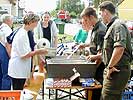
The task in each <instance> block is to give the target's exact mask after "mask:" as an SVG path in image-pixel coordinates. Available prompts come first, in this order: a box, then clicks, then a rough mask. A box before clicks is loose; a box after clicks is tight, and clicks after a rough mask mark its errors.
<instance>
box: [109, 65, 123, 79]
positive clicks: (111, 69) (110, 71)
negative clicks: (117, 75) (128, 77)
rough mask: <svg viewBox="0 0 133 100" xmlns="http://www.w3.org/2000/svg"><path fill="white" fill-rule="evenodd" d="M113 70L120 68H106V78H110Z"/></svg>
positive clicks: (116, 70)
mask: <svg viewBox="0 0 133 100" xmlns="http://www.w3.org/2000/svg"><path fill="white" fill-rule="evenodd" d="M113 72H120V70H118V69H117V68H115V67H109V69H108V70H107V78H108V79H112V78H111V74H112V73H113Z"/></svg>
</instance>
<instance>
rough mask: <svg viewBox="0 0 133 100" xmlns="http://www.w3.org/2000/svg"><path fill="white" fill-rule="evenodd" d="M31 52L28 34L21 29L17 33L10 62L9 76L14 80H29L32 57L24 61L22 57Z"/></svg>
mask: <svg viewBox="0 0 133 100" xmlns="http://www.w3.org/2000/svg"><path fill="white" fill-rule="evenodd" d="M30 51H31V48H30V44H29V38H28V33H27V31H26V30H25V29H24V28H20V29H19V30H18V32H17V33H16V35H15V37H14V39H13V42H12V50H11V58H10V60H9V67H8V75H9V76H11V77H13V78H28V77H30V70H31V57H30V58H25V59H22V58H21V57H22V56H24V55H26V54H28V53H29V52H30Z"/></svg>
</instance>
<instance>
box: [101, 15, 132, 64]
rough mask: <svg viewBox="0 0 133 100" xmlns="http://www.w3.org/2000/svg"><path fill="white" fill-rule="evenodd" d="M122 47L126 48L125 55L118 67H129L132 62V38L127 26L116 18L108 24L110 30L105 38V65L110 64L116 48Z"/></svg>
mask: <svg viewBox="0 0 133 100" xmlns="http://www.w3.org/2000/svg"><path fill="white" fill-rule="evenodd" d="M118 46H122V47H124V48H125V50H124V53H123V55H122V57H121V59H120V61H119V62H118V63H117V65H116V66H124V65H129V62H130V60H131V57H130V56H131V52H132V50H131V36H130V34H129V31H128V29H127V27H126V25H125V24H124V23H123V22H122V21H120V20H119V19H117V18H116V17H114V18H113V19H112V21H111V23H110V25H109V24H108V30H107V33H106V35H105V37H104V47H103V48H104V49H103V61H104V63H105V65H108V64H109V61H110V59H111V56H112V53H113V50H114V48H115V47H118Z"/></svg>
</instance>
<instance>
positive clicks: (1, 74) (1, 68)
mask: <svg viewBox="0 0 133 100" xmlns="http://www.w3.org/2000/svg"><path fill="white" fill-rule="evenodd" d="M1 21H2V24H1V26H0V90H10V89H11V80H10V77H9V76H8V74H7V73H8V62H9V53H10V52H9V51H10V50H9V48H8V45H7V41H6V36H8V35H9V34H10V33H11V32H12V29H11V27H12V24H13V21H12V16H11V15H9V14H4V15H2V16H1Z"/></svg>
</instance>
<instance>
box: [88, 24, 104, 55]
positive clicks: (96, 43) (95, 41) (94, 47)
mask: <svg viewBox="0 0 133 100" xmlns="http://www.w3.org/2000/svg"><path fill="white" fill-rule="evenodd" d="M105 33H106V26H105V25H104V24H103V23H102V22H101V21H98V22H97V23H96V25H95V26H94V28H93V30H92V32H91V37H90V38H91V41H90V54H93V55H96V54H97V52H98V51H99V50H101V49H102V46H103V40H104V36H105Z"/></svg>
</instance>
